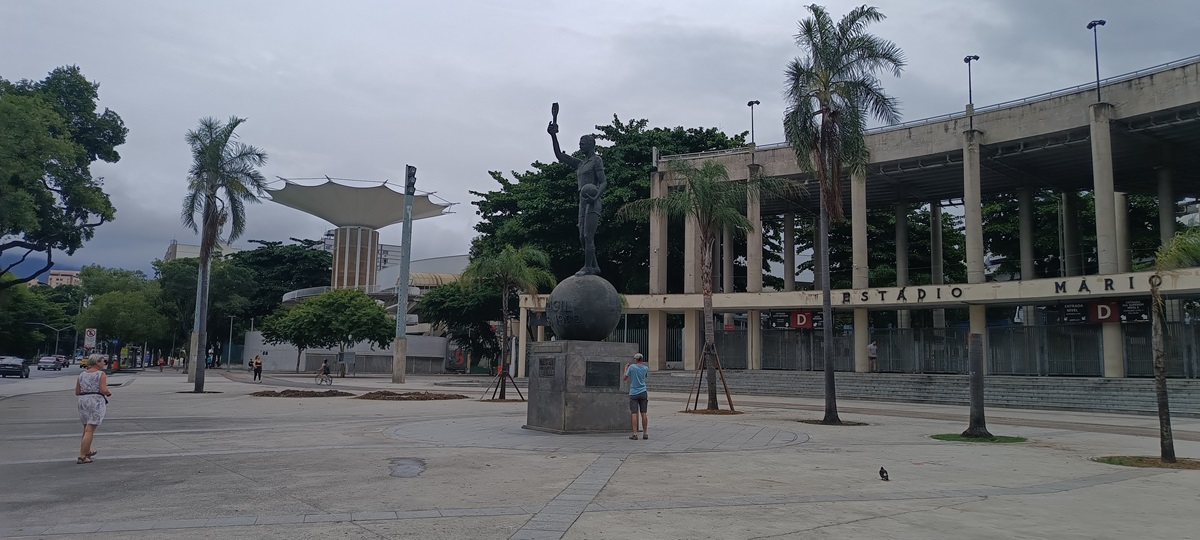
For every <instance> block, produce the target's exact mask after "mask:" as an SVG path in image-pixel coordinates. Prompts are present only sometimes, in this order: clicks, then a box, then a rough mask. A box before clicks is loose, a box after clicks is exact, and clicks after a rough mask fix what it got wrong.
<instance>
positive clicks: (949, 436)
mask: <svg viewBox="0 0 1200 540" xmlns="http://www.w3.org/2000/svg"><path fill="white" fill-rule="evenodd" d="M930 437H931V438H934V439H937V440H939V441H949V442H970V443H1000V444H1007V443H1023V442H1025V441H1027V440H1029V439H1026V438H1025V437H1007V436H1004V435H994V436H991V437H963V436H962V434H959V433H940V434H938V435H930Z"/></svg>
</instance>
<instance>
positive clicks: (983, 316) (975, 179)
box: [963, 130, 987, 361]
mask: <svg viewBox="0 0 1200 540" xmlns="http://www.w3.org/2000/svg"><path fill="white" fill-rule="evenodd" d="M982 135H983V134H982V133H981V132H979V131H975V130H969V131H966V132H964V133H963V218H964V221H965V222H966V259H967V283H983V282H984V281H985V280H986V278H985V277H984V274H983V212H982V208H983V198H982V194H981V187H980V182H979V178H980V172H979V144H980V139H981V138H982ZM968 314H969V316H970V329H971V332H973V333H979V334H983V336H984V348H983V351H984V355H985V356H986V354H987V312H986V311H985V310H984V307H983V306H982V305H971V306H969V309H968ZM985 361H986V358H985Z"/></svg>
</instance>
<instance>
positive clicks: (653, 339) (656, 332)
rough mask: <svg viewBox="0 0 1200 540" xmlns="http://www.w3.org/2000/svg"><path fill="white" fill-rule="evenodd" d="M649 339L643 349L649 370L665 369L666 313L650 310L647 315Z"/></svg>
mask: <svg viewBox="0 0 1200 540" xmlns="http://www.w3.org/2000/svg"><path fill="white" fill-rule="evenodd" d="M647 318H648V319H649V321H648V323H649V334H650V335H649V339H648V340H647V343H646V347H647V349H649V350H647V351H645V355H646V360H647V362H648V363H649V364H650V370H651V371H659V370H664V369H667V313H666V312H665V311H651V312H650V313H649V316H648V317H647Z"/></svg>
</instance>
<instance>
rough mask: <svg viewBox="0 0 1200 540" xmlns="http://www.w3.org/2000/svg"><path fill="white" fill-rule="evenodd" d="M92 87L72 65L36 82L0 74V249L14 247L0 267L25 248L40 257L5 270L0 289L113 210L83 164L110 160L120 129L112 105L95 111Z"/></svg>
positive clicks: (75, 245) (73, 243)
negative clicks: (31, 263) (25, 266)
mask: <svg viewBox="0 0 1200 540" xmlns="http://www.w3.org/2000/svg"><path fill="white" fill-rule="evenodd" d="M99 87H100V85H99V84H98V83H94V82H90V81H88V80H87V79H86V78H85V77H84V76H83V73H82V72H81V71H80V70H79V68H78V67H76V66H68V67H60V68H57V69H55V70H54V71H52V72H50V74H49V75H48V76H47V77H46V78H45V79H43V80H41V81H36V82H34V81H29V80H21V81H17V82H10V81H6V80H4V79H0V239H3V241H2V242H0V255H4V254H6V253H14V254H16V253H19V254H20V256H19V258H18V260H17V261H16V262H14V263H11V264H10V265H8V266H7V267H5V268H0V271H3V272H7V271H9V270H12V269H13V268H16V267H17V265H19V264H20V263H22V262H24V261H25V260H26V259H27V258H28V257H29V256H30V255H33V254H38V255H37V256H39V257H44V258H45V261H46V262H45V265H43V266H42V267H41V268H39V269H38V270H35V271H33V272H30V273H28V274H26V275H22V276H18V275H14V274H11V273H5V274H4V276H3V278H0V289H5V288H9V287H12V286H14V285H16V284H19V283H25V282H28V281H31V280H33V279H36V278H37V277H38V276H40V275H41V274H43V273H45V272H46V271H48V270H50V268H52V267H53V266H54V251H55V250H59V251H63V252H65V253H67V254H68V255H70V254H72V253H74V252H75V250H77V249H79V248H80V247H81V246H82V245H83V243H84V242H86V241H87V240H90V239H91V238H92V236H93V235H94V234H95V228H96V227H98V226H99V225H101V224H103V223H105V222H107V221H112V219H113V218H114V216H115V215H116V210H115V209H114V208H113V206H112V203H111V201H109V198H108V195H107V194H106V193H104V190H103V189H102V186H103V178H93V177H92V173H91V164H92V163H93V162H95V161H96V160H101V161H105V162H109V163H115V162H116V161H118V160H119V159H120V157H121V156H120V154H118V153H117V151H116V147H117V146H120V145H121V144H124V142H125V135H126V133H127V132H128V130H127V129H126V128H125V124H124V122H122V120H121V117H120V116H118V115H117V113H115V112H113V111H110V110H108V109H104V111H103V112H101V113H97V111H96V109H97V105H96V101H97V99H98V97H99V91H98V90H99Z"/></svg>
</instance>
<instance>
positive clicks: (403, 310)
mask: <svg viewBox="0 0 1200 540" xmlns="http://www.w3.org/2000/svg"><path fill="white" fill-rule="evenodd" d="M555 110H556V111H557V110H558V104H557V103H556V104H555ZM416 194H417V168H416V167H413V166H412V165H405V166H404V231H403V232H402V233H401V235H400V278H399V279H397V280H396V338H395V340H394V341H393V342H392V382H393V383H403V382H404V372H405V370H406V369H408V335H407V325H408V281H409V277H408V267H409V264H410V263H411V262H412V260H411V259H412V208H413V196H415V195H416ZM501 346H503V344H502V345H501Z"/></svg>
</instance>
